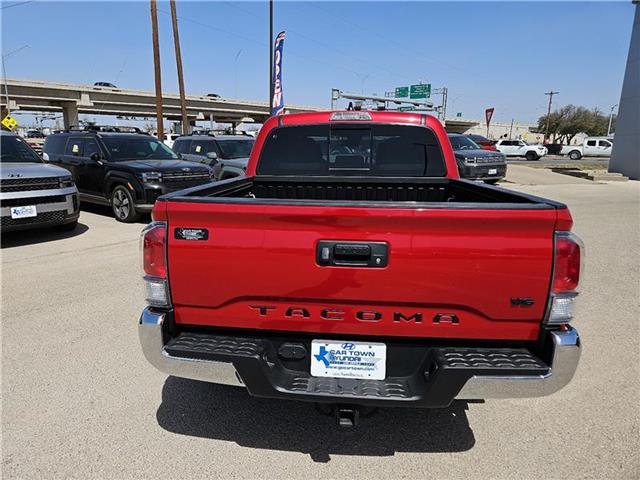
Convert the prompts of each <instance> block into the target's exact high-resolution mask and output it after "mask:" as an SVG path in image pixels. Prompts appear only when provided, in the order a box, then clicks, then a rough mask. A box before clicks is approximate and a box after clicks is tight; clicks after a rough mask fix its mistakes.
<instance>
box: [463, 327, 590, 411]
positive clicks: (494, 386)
mask: <svg viewBox="0 0 640 480" xmlns="http://www.w3.org/2000/svg"><path fill="white" fill-rule="evenodd" d="M549 337H550V341H551V342H552V349H553V354H552V357H551V364H550V365H549V366H550V367H551V372H550V373H548V374H547V375H544V376H542V375H541V376H529V377H487V376H483V377H472V378H470V379H469V380H468V381H467V383H466V384H465V385H464V387H462V390H460V393H458V395H457V396H456V398H459V399H477V398H528V397H544V396H546V395H551V394H552V393H555V392H557V391H558V390H560V389H561V388H562V387H564V386H565V385H567V384H568V383H569V382H570V381H571V379H572V378H573V375H574V373H575V372H576V369H577V368H578V361H579V360H580V335H578V331H577V330H576V329H575V328H572V327H569V329H568V330H566V331H551V332H549Z"/></svg>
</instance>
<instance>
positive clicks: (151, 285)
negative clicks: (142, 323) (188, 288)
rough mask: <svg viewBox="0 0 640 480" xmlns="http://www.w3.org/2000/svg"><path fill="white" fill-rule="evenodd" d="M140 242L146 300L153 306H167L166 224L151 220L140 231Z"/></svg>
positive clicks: (168, 303)
mask: <svg viewBox="0 0 640 480" xmlns="http://www.w3.org/2000/svg"><path fill="white" fill-rule="evenodd" d="M140 244H141V248H142V269H143V271H144V284H145V293H146V301H147V303H148V304H149V305H152V306H154V307H168V306H169V305H170V302H169V288H168V284H167V250H166V245H167V224H166V223H164V222H152V223H150V224H149V225H147V226H146V227H145V228H144V230H143V231H142V235H141V237H140Z"/></svg>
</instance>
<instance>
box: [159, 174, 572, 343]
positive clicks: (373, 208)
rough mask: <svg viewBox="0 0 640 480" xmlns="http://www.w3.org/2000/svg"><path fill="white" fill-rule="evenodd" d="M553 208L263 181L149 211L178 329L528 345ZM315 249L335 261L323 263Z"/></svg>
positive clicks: (448, 184) (437, 192)
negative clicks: (192, 234) (162, 244)
mask: <svg viewBox="0 0 640 480" xmlns="http://www.w3.org/2000/svg"><path fill="white" fill-rule="evenodd" d="M559 208H563V206H562V205H561V204H557V203H554V202H551V201H548V200H544V199H540V198H536V197H532V196H529V195H524V194H521V193H516V192H511V191H509V190H505V189H502V188H496V187H492V186H486V185H483V184H477V183H473V182H469V181H465V180H457V179H445V178H442V179H433V178H415V179H411V180H407V179H393V178H385V179H381V178H357V179H354V178H353V177H350V178H347V179H343V178H335V177H333V178H293V177H265V176H262V177H260V176H259V177H253V178H251V177H249V178H240V179H231V180H228V181H223V182H218V183H216V184H210V185H207V186H201V187H196V188H192V189H190V190H183V191H182V192H178V193H175V194H170V195H167V196H164V197H161V200H160V202H159V203H158V204H157V206H156V210H157V211H158V212H160V211H163V212H164V213H161V214H160V215H161V216H164V217H165V219H166V221H167V222H168V228H169V231H170V233H169V235H168V242H169V243H168V254H167V258H168V263H169V268H168V270H169V281H170V284H171V294H172V300H173V305H174V312H175V321H176V323H177V324H179V325H183V326H200V327H203V326H204V327H220V328H243V329H261V330H275V331H297V332H308V333H315V334H329V333H330V334H349V335H367V336H371V335H374V336H376V335H377V336H387V337H389V336H403V337H430V338H465V339H503V340H529V341H532V340H535V339H536V338H537V337H538V334H539V332H540V324H541V320H542V318H543V316H544V313H545V309H546V305H547V301H548V292H549V284H550V280H551V274H552V265H553V238H554V228H555V225H556V221H557V218H558V217H557V215H558V213H557V209H559ZM158 212H156V213H158ZM156 218H157V215H156ZM174 229H175V231H174ZM185 229H186V230H193V229H195V231H200V232H201V233H202V235H201V238H200V239H199V241H194V240H193V239H191V240H190V239H185V238H183V237H181V236H180V234H179V232H180V231H183V230H185ZM205 232H206V233H205ZM325 247H326V248H328V249H329V250H328V251H329V252H331V251H333V252H334V253H333V256H334V257H335V258H332V259H331V260H332V261H334V262H335V263H331V264H327V263H323V259H322V258H321V257H322V252H323V251H324V250H323V249H324V248H325ZM352 247H353V248H352ZM378 249H382V250H380V252H382V256H381V261H380V263H379V264H378V265H375V264H374V263H375V262H376V261H377V255H378V254H377V253H376V252H379V250H378ZM338 250H339V251H338ZM360 251H366V252H369V253H368V255H369V256H368V257H367V258H366V259H365V260H364V261H360V260H358V258H353V255H356V257H357V256H358V255H359V253H358V252H360ZM345 252H346V253H345ZM343 255H347V260H345V261H338V260H339V259H338V257H339V256H343ZM372 262H373V263H372ZM522 303H526V304H527V305H526V306H521V304H522ZM442 319H444V320H442Z"/></svg>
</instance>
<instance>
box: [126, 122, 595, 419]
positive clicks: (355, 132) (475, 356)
mask: <svg viewBox="0 0 640 480" xmlns="http://www.w3.org/2000/svg"><path fill="white" fill-rule="evenodd" d="M153 220H154V221H153V223H151V224H150V225H148V226H147V227H146V228H145V229H144V232H143V234H142V249H143V259H144V280H145V284H146V293H147V303H148V307H147V308H146V309H145V310H144V312H143V313H142V316H141V318H140V321H139V336H140V341H141V343H142V349H143V352H144V354H145V356H146V358H147V359H148V360H149V362H151V363H152V364H153V365H154V366H155V367H157V368H158V369H159V370H161V371H163V372H166V373H168V374H171V375H175V376H179V377H186V378H191V379H197V380H203V381H208V382H215V383H222V384H229V385H239V386H244V387H246V388H247V390H248V391H249V393H250V394H252V395H255V396H259V397H272V398H283V399H294V400H295V399H297V400H304V401H310V402H317V403H319V404H324V406H325V407H326V406H327V405H329V406H336V407H335V412H336V416H337V417H338V420H339V423H340V424H343V425H352V424H354V423H355V421H356V420H357V416H358V412H359V409H360V408H366V407H375V406H412V407H413V406H416V407H444V406H447V405H449V404H450V403H451V401H452V400H453V399H454V398H462V399H477V398H490V397H494V398H495V397H499V398H505V397H530V396H531V397H533V396H542V395H548V394H551V393H553V392H555V391H557V390H558V389H560V388H562V387H563V386H564V385H566V384H567V383H568V382H569V381H570V380H571V378H572V376H573V374H574V371H575V369H576V367H577V364H578V359H579V356H580V338H579V336H578V333H577V331H576V330H575V329H574V328H573V327H571V325H570V321H571V319H572V307H573V302H574V298H575V297H576V294H577V293H576V288H577V286H578V279H579V275H580V265H581V261H582V257H583V254H582V247H581V242H580V240H579V239H578V238H577V237H576V236H575V235H574V234H572V233H571V232H570V230H571V226H572V219H571V215H570V214H569V211H568V209H567V207H566V206H565V205H563V204H561V203H558V202H555V201H551V200H546V199H543V198H538V197H534V196H530V195H525V194H522V193H517V192H513V191H509V190H506V189H503V188H498V187H494V186H489V185H485V184H481V183H474V182H470V181H466V180H461V179H460V178H459V175H458V170H457V167H456V161H455V158H454V154H453V151H452V149H451V145H450V143H449V140H448V138H447V135H446V133H445V131H444V129H443V127H442V125H441V124H440V122H439V121H438V120H436V119H435V118H433V117H431V116H427V115H421V114H408V113H395V112H366V111H346V112H321V113H308V114H292V115H284V116H279V117H274V118H271V119H269V120H268V121H267V122H266V123H265V125H264V126H263V128H262V130H261V132H260V134H259V136H258V138H257V141H256V144H255V147H254V149H253V151H252V154H251V158H250V160H249V164H248V167H247V176H246V177H242V178H233V179H230V180H225V181H221V182H217V183H212V184H208V185H204V186H199V187H194V188H191V189H188V190H182V191H180V192H175V193H171V194H168V195H165V196H163V197H161V198H159V199H158V201H157V202H156V205H155V208H154V210H153Z"/></svg>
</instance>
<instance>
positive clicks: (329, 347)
mask: <svg viewBox="0 0 640 480" xmlns="http://www.w3.org/2000/svg"><path fill="white" fill-rule="evenodd" d="M386 370H387V345H386V344H385V343H381V342H361V341H349V340H320V339H316V340H312V341H311V367H310V373H311V375H312V376H314V377H324V378H327V377H328V378H351V379H356V380H384V379H385V377H386Z"/></svg>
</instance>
